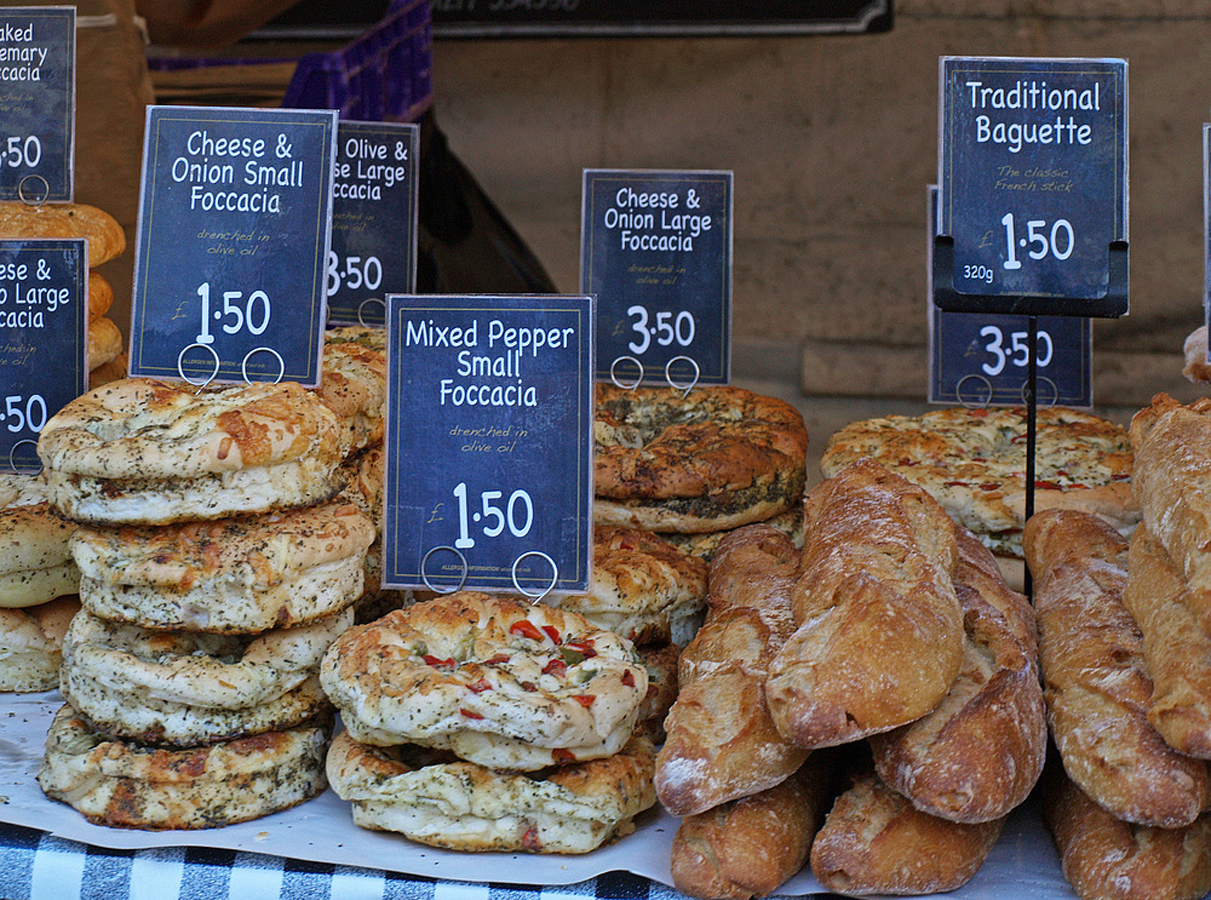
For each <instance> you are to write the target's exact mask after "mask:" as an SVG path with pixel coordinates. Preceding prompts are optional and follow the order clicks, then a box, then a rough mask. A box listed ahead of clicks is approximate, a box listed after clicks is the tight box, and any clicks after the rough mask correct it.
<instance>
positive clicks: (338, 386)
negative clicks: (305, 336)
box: [319, 341, 387, 454]
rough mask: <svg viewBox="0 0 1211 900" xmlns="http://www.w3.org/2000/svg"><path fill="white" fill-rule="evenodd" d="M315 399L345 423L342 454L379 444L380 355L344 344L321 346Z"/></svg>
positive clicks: (383, 377)
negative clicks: (320, 369) (321, 367)
mask: <svg viewBox="0 0 1211 900" xmlns="http://www.w3.org/2000/svg"><path fill="white" fill-rule="evenodd" d="M319 396H320V398H321V399H322V400H323V401H324V402H325V403H326V404H328V406H329V407H331V409H332V411H333V412H335V413H336V414H337V415H338V416H340V418H341V420H342V421H343V422H344V423H345V428H346V431H347V435H346V438H345V440H346V449H345V453H346V454H348V453H355V452H357V451H358V450H361V449H364V448H365V447H368V446H370V445H371V444H381V443H382V440H383V411H384V409H383V407H384V404H385V403H386V399H387V357H386V356H385V355H384V354H383V353H380V352H379V351H377V350H372V349H370V348H369V347H364V346H362V345H361V344H357V343H353V342H348V341H345V342H338V343H327V344H325V345H324V365H323V371H322V372H321V375H320V387H319Z"/></svg>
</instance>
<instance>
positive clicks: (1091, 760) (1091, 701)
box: [1024, 510, 1211, 828]
mask: <svg viewBox="0 0 1211 900" xmlns="http://www.w3.org/2000/svg"><path fill="white" fill-rule="evenodd" d="M1024 538H1025V549H1026V554H1027V559H1028V560H1029V563H1030V571H1031V573H1032V575H1033V576H1034V578H1035V584H1036V592H1035V601H1034V602H1035V611H1036V615H1037V617H1038V628H1039V661H1040V665H1041V668H1042V675H1043V684H1044V689H1045V698H1046V702H1047V717H1048V722H1049V724H1050V728H1051V735H1052V738H1053V739H1054V741H1055V745H1056V747H1057V748H1058V750H1059V755H1060V758H1061V760H1062V761H1063V764H1064V769H1065V771H1066V772H1067V773H1068V777H1069V778H1071V779H1072V781H1073V782H1075V783H1076V784H1077V786H1079V787H1080V788H1081V789H1082V790H1083V791H1084V792H1085V793H1086V794H1088V795H1089V796H1090V797H1091V798H1092V799H1093V800H1094V801H1095V802H1097V803H1098V804H1099V805H1100V806H1102V807H1103V808H1105V809H1106V810H1107V811H1108V812H1110V813H1111V814H1112V815H1114V816H1115V817H1116V818H1120V819H1124V820H1126V821H1129V822H1134V823H1137V824H1141V825H1153V826H1157V827H1161V828H1181V827H1185V826H1187V825H1189V824H1190V823H1192V822H1193V821H1194V820H1195V819H1196V818H1198V816H1199V815H1200V814H1201V813H1202V812H1203V811H1204V810H1205V809H1207V805H1208V802H1209V800H1211V776H1209V774H1208V771H1207V765H1206V763H1205V762H1203V761H1202V760H1198V759H1193V758H1191V757H1188V756H1184V755H1182V754H1180V753H1178V752H1177V751H1176V750H1174V749H1172V748H1171V747H1169V746H1168V745H1167V744H1166V743H1165V742H1164V740H1163V739H1162V738H1161V736H1160V734H1159V733H1158V732H1157V731H1156V729H1155V728H1153V726H1152V724H1151V723H1150V722H1149V721H1148V715H1147V714H1148V707H1149V702H1150V698H1151V696H1152V680H1151V678H1150V677H1149V675H1148V671H1147V667H1146V665H1145V663H1144V657H1143V647H1142V637H1141V635H1140V632H1139V629H1138V627H1137V626H1136V624H1135V621H1134V620H1133V619H1132V618H1131V615H1130V614H1129V613H1128V612H1127V609H1126V607H1125V606H1124V605H1123V589H1124V586H1125V584H1126V581H1127V565H1128V542H1127V540H1126V538H1124V537H1122V535H1120V534H1119V533H1118V532H1117V531H1115V530H1114V529H1113V528H1112V527H1110V526H1109V525H1107V524H1106V523H1105V522H1103V521H1102V520H1101V519H1099V518H1097V517H1096V516H1092V515H1089V514H1088V513H1079V512H1073V511H1071V510H1046V511H1044V512H1041V513H1038V514H1036V515H1035V516H1033V517H1032V518H1031V519H1030V521H1029V522H1028V523H1027V524H1026V531H1025V535H1024Z"/></svg>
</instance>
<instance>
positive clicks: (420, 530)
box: [382, 294, 594, 595]
mask: <svg viewBox="0 0 1211 900" xmlns="http://www.w3.org/2000/svg"><path fill="white" fill-rule="evenodd" d="M592 327H593V300H592V298H591V297H587V296H556V295H508V296H485V295H471V296H457V295H449V296H447V295H442V296H402V295H395V294H391V295H388V298H387V336H388V353H387V359H388V362H389V368H388V373H387V415H386V436H385V440H384V446H385V449H386V451H387V463H386V472H385V486H384V525H383V576H382V580H383V584H384V585H385V586H387V587H424V586H426V584H429V585H432V586H433V587H435V588H439V589H444V588H448V587H452V586H456V585H458V584H459V583H460V580H461V579H462V578H463V576H464V575H465V578H466V581H465V586H466V587H468V588H479V589H482V590H506V591H507V590H513V589H514V576H516V584H517V586H518V587H519V588H521V589H522V590H525V591H527V592H530V593H533V594H535V595H538V594H540V593H542V592H543V591H544V590H546V589H547V588H548V587H553V588H554V589H555V590H558V591H567V592H577V591H579V592H584V591H586V590H588V569H589V559H590V556H591V549H592V548H591V529H590V521H591V514H592V494H593V491H592V464H593V441H592V434H591V429H592V424H593V384H594V381H593V372H592V365H593V361H592ZM544 555H545V556H546V557H548V558H547V559H544V558H543V556H544ZM460 556H461V559H460ZM553 567H554V569H555V570H556V574H554V575H553V572H552V568H553Z"/></svg>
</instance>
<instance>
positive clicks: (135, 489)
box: [38, 378, 345, 525]
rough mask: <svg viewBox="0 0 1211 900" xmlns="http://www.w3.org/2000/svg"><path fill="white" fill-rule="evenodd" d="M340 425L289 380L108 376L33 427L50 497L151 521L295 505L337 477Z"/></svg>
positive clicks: (114, 518) (326, 490)
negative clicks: (205, 384) (200, 385)
mask: <svg viewBox="0 0 1211 900" xmlns="http://www.w3.org/2000/svg"><path fill="white" fill-rule="evenodd" d="M344 433H345V430H344V425H343V423H342V422H341V420H340V419H339V418H338V417H337V415H336V414H335V413H334V412H333V411H332V410H331V409H330V408H329V407H328V406H327V405H326V404H325V403H324V402H323V401H321V400H320V399H319V397H318V395H317V394H316V393H315V392H313V391H308V390H307V389H306V388H304V387H302V386H301V385H299V384H296V383H294V382H282V383H280V384H266V383H262V382H257V383H254V384H240V385H221V386H217V387H213V388H207V389H205V390H203V391H201V392H200V393H199V392H197V391H196V389H195V388H193V386H192V385H188V384H185V383H176V384H169V383H167V382H162V381H156V380H153V379H147V378H126V379H122V380H120V381H112V382H109V383H108V384H105V385H103V386H101V387H99V388H97V389H96V390H93V391H89V392H88V393H87V394H84V395H82V396H80V397H77V398H76V399H75V400H73V401H71V402H70V403H68V404H67V405H66V406H64V407H63V409H61V410H60V411H59V412H58V413H56V414H55V415H54V416H52V417H51V418H50V421H48V422H47V423H46V426H45V427H44V428H43V429H42V434H41V436H40V437H39V439H38V456H39V457H40V458H41V460H42V463H43V465H44V466H45V471H46V478H47V483H48V485H49V486H50V493H51V499H52V500H53V502H54V503H55V504H56V506H58V507H59V509H60V510H61V511H62V512H63V513H64V514H65V515H67V516H68V517H70V518H72V519H77V520H81V521H88V522H113V523H131V524H151V525H161V524H166V523H169V522H182V521H189V520H196V519H217V518H222V517H224V516H231V515H238V514H242V513H254V512H264V511H266V510H270V509H279V508H283V507H292V506H305V505H307V504H311V503H316V502H319V501H321V500H324V499H327V498H328V497H330V496H332V495H333V494H334V493H335V492H336V491H337V490H338V489H339V487H340V484H339V481H338V475H337V468H338V466H339V464H340V461H341V459H342V458H343V455H344V453H343V449H342V448H343V444H342V440H341V438H342V435H343V434H344Z"/></svg>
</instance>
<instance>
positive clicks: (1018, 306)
mask: <svg viewBox="0 0 1211 900" xmlns="http://www.w3.org/2000/svg"><path fill="white" fill-rule="evenodd" d="M940 78H941V85H940V94H941V101H942V111H941V116H940V122H941V135H940V139H939V147H940V149H941V152H940V153H939V184H940V189H941V207H940V211H939V231H940V233H941V234H942V235H944V236H947V237H948V238H949V239H951V240H953V288H954V290H955V291H956V292H957V293H958V296H957V297H948V298H946V299H942V297H941V295H939V299H938V305H939V306H940V307H941V308H943V309H947V308H950V309H952V310H965V311H983V312H1019V313H1028V314H1054V315H1096V316H1117V315H1123V314H1125V313H1126V312H1127V301H1126V293H1125V290H1124V291H1123V292H1122V297H1121V301H1120V300H1118V299H1114V298H1112V302H1110V303H1108V304H1107V303H1102V302H1100V301H1103V300H1104V299H1106V298H1107V297H1108V295H1109V292H1110V288H1111V276H1112V269H1113V264H1112V245H1118V244H1123V243H1124V242H1125V241H1126V237H1127V64H1126V62H1125V61H1123V60H1116V59H1092V60H1090V59H1013V58H974V57H943V58H942V59H941V61H940ZM1123 252H1124V253H1125V246H1124V250H1123ZM998 298H1001V299H998ZM1005 298H1008V299H1005ZM1024 298H1025V299H1024ZM1031 298H1033V299H1034V300H1035V301H1036V302H1029V300H1030V299H1031Z"/></svg>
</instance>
